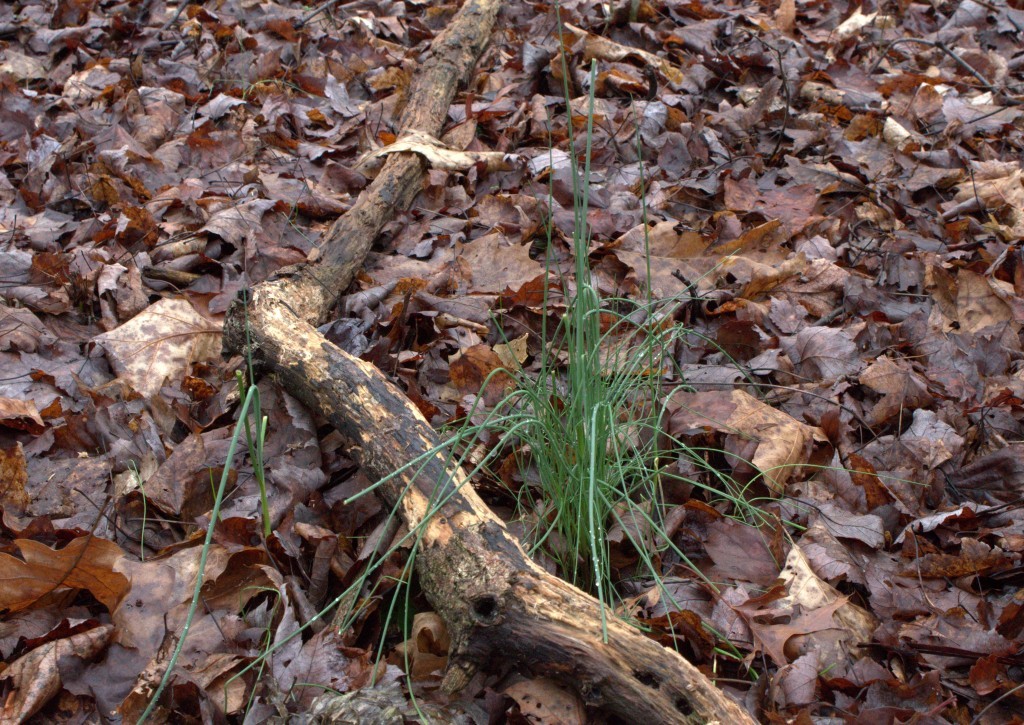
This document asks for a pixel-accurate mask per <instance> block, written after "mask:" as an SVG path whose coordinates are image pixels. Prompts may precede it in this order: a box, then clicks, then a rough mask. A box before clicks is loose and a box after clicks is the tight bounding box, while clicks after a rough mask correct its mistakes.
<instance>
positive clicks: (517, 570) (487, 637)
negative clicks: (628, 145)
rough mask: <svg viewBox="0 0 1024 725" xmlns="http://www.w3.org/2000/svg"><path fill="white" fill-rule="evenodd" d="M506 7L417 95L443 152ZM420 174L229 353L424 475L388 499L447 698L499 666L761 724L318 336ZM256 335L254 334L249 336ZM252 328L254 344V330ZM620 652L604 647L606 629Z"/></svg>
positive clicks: (331, 237) (403, 174)
mask: <svg viewBox="0 0 1024 725" xmlns="http://www.w3.org/2000/svg"><path fill="white" fill-rule="evenodd" d="M497 9H498V2H497V0H469V2H467V4H466V5H465V6H464V7H463V8H462V10H460V11H459V14H458V15H457V16H456V17H455V19H454V20H453V21H452V24H451V25H450V26H449V28H448V29H447V30H446V31H445V33H444V34H443V35H442V36H440V37H439V38H438V39H437V41H436V42H435V44H434V47H433V49H432V53H431V57H430V59H429V61H428V62H427V63H426V65H425V66H424V68H423V72H422V75H421V76H419V78H418V80H417V83H416V84H415V85H414V88H413V90H412V92H411V97H410V99H409V103H408V106H407V110H406V112H405V114H404V115H403V123H402V126H403V129H404V130H414V129H415V130H419V131H423V132H426V133H429V134H430V135H432V136H438V135H439V134H440V131H441V126H442V124H443V122H444V118H445V115H446V113H447V110H448V106H449V104H450V103H451V100H452V98H453V96H454V93H455V88H456V84H457V82H458V81H460V80H462V79H465V78H467V77H468V75H469V74H470V72H471V71H472V68H473V65H474V64H475V62H476V59H477V57H478V56H479V54H480V52H481V51H482V49H483V47H484V44H485V43H486V40H487V37H488V35H489V34H490V31H491V28H492V26H493V23H494V18H495V15H496V13H497ZM422 176H423V167H422V162H421V160H420V159H419V157H417V156H415V155H413V154H393V155H391V156H390V157H389V158H388V161H387V162H386V164H385V166H384V168H383V170H382V171H381V173H380V174H379V175H378V176H377V178H376V179H375V180H374V182H373V184H372V185H371V186H370V187H369V188H368V189H367V190H366V191H364V192H363V194H362V195H360V197H359V199H358V201H357V202H356V203H355V205H354V206H353V207H352V209H351V210H350V211H349V212H348V213H347V214H346V215H345V216H344V217H342V218H341V219H339V220H338V222H337V223H336V224H335V225H334V226H333V227H332V228H331V230H330V232H329V233H328V234H327V235H326V237H325V239H324V243H323V250H322V251H323V255H322V261H321V262H320V263H319V264H318V265H316V266H306V267H301V268H294V269H291V270H288V271H287V272H285V273H284V274H281V275H279V276H278V277H277V278H275V279H273V280H269V281H267V282H265V283H263V284H261V285H259V286H257V287H256V288H255V289H253V290H252V294H251V300H250V303H249V306H248V309H247V310H245V309H244V308H243V307H242V305H241V303H236V304H235V305H234V306H233V308H232V310H231V311H230V312H229V314H228V319H227V321H226V322H225V329H224V336H225V350H226V351H227V352H228V353H239V352H243V351H245V350H246V348H247V344H248V345H249V346H250V347H249V350H250V351H251V353H252V355H253V357H254V359H255V361H256V362H257V363H258V365H259V367H260V369H261V370H263V371H265V372H270V373H272V374H273V375H275V376H276V378H277V379H278V380H279V382H280V383H281V384H282V385H283V386H284V388H285V389H287V390H288V391H289V392H290V393H291V394H292V395H294V396H296V397H297V398H299V399H300V400H302V401H303V402H304V403H305V404H306V405H308V406H309V407H310V408H312V409H314V410H316V411H318V412H319V413H320V414H321V415H323V416H324V417H326V418H327V419H328V420H329V421H330V422H331V424H332V425H333V426H334V427H335V428H336V429H337V430H338V431H339V432H340V433H341V434H342V435H343V436H344V437H345V438H346V439H347V440H348V442H349V444H350V445H351V455H352V456H353V458H354V459H355V460H356V461H357V462H358V463H359V465H360V466H362V467H363V469H364V470H365V471H366V472H367V474H368V475H369V476H370V477H371V478H378V479H379V478H384V477H385V476H388V475H391V474H392V473H394V472H395V471H396V470H398V469H400V468H402V467H403V466H404V465H405V464H407V463H408V462H410V461H413V460H417V459H420V458H421V457H423V460H424V463H423V465H419V464H417V465H416V466H412V467H410V468H409V469H408V470H407V471H405V472H404V473H403V474H402V475H399V476H396V477H394V478H392V479H391V480H390V481H389V482H388V483H387V484H386V485H384V486H382V487H381V488H380V489H378V490H379V492H380V495H381V496H382V497H383V498H384V499H385V500H386V501H387V502H388V503H389V504H390V505H392V506H394V505H397V507H398V512H399V514H400V515H401V517H402V519H403V520H404V521H405V523H406V524H407V525H408V527H409V528H410V530H413V529H419V530H420V531H421V532H422V537H421V539H420V544H419V547H418V552H417V559H416V570H417V573H418V575H419V581H420V584H421V586H422V587H423V590H424V592H425V594H426V596H427V598H428V600H429V601H430V603H431V605H432V606H433V607H434V609H435V610H436V611H437V613H438V614H439V615H440V616H441V617H442V618H443V619H444V621H445V623H446V625H447V627H448V631H449V634H450V635H451V640H452V645H451V649H450V652H449V666H448V670H447V672H446V674H445V680H444V686H445V687H446V688H447V689H448V690H450V691H456V690H458V689H461V688H462V687H464V686H465V685H466V684H467V683H468V682H469V679H470V678H471V677H472V675H473V674H474V673H475V672H477V671H478V670H486V669H488V667H489V666H490V665H491V664H492V663H496V662H500V663H502V664H505V663H507V662H513V663H516V664H518V665H520V666H522V667H525V668H527V669H529V671H530V672H532V673H534V674H537V675H544V676H547V677H550V678H552V679H555V680H558V681H560V682H562V683H564V684H566V685H568V686H570V687H572V688H574V689H575V690H576V691H577V692H579V694H580V695H581V697H582V699H583V701H584V702H585V703H586V704H588V705H590V706H593V707H597V708H601V709H604V710H606V711H608V712H610V713H614V714H616V715H618V716H619V717H621V718H623V719H624V720H626V721H629V722H643V721H647V722H650V723H669V722H711V721H719V722H730V723H745V722H753V721H752V720H751V718H750V717H749V715H748V714H747V713H746V712H745V711H744V710H743V709H742V708H740V707H739V706H738V705H737V704H736V703H735V702H733V701H732V700H731V699H729V698H728V697H727V696H725V695H724V694H723V693H722V692H721V691H719V690H718V689H717V688H715V686H714V685H713V684H712V683H711V682H710V681H709V680H708V679H707V678H706V677H705V676H704V675H703V674H701V673H700V672H699V671H698V670H697V669H696V668H695V667H694V666H693V665H691V664H690V663H689V662H687V661H686V660H685V659H683V658H682V657H681V656H680V655H679V654H677V653H676V652H674V651H672V650H668V649H666V648H664V647H662V646H661V645H659V644H657V643H655V642H654V641H652V640H650V639H648V638H647V637H644V636H643V635H642V634H641V633H640V632H638V631H637V630H635V629H633V628H632V627H630V626H628V625H626V624H625V623H623V622H621V621H620V620H618V619H617V618H616V617H615V616H614V614H613V613H612V612H610V611H606V612H605V617H604V620H602V616H601V615H602V613H601V610H600V605H599V603H598V602H597V601H596V600H595V599H594V598H592V597H590V596H588V595H587V594H585V593H583V592H581V591H580V590H578V589H576V588H575V587H573V586H572V585H570V584H568V583H566V582H564V581H562V580H561V579H559V578H557V577H555V576H552V575H550V574H548V573H547V572H545V571H544V570H543V569H541V568H540V567H539V566H538V565H537V564H535V563H534V562H533V561H532V560H531V559H530V557H529V556H528V555H527V554H526V552H525V551H524V550H523V548H522V546H521V545H520V543H519V541H518V540H517V539H516V538H515V537H514V536H512V535H511V534H510V533H509V532H508V531H507V530H506V528H505V525H504V524H503V523H502V522H501V521H500V520H499V519H498V518H497V517H495V516H494V514H493V513H492V512H491V511H490V509H488V508H487V506H486V505H485V504H484V503H483V501H481V500H480V498H479V497H478V496H477V495H476V493H475V491H474V490H473V488H472V486H471V485H470V484H469V482H468V479H467V476H466V474H465V472H464V471H463V470H462V469H460V468H458V467H454V466H452V465H451V464H450V462H449V461H448V460H447V458H446V456H445V454H444V453H443V452H436V453H433V454H430V451H433V450H434V449H435V448H436V447H437V445H438V438H437V436H436V434H435V433H434V431H433V429H432V428H431V427H430V425H429V424H428V423H427V421H426V420H425V419H424V418H423V416H422V415H421V414H420V412H419V411H418V410H417V408H416V407H415V406H414V405H413V404H412V403H411V402H410V401H409V400H408V399H407V398H406V397H405V396H404V395H403V394H402V392H401V391H400V390H399V389H398V388H396V387H395V386H394V385H393V384H391V383H390V382H389V381H388V380H387V379H386V378H385V377H384V375H383V374H381V373H380V371H379V370H377V369H376V368H375V367H374V366H372V365H370V364H369V363H366V362H364V361H361V360H359V359H357V358H354V357H352V356H350V355H348V354H346V353H345V352H343V351H342V350H340V349H339V348H338V347H336V346H335V345H333V344H331V343H329V342H327V341H326V340H325V339H324V338H323V337H322V336H321V335H320V334H319V333H318V332H317V331H316V329H315V327H314V324H319V323H320V322H322V321H323V320H324V318H325V317H326V316H327V314H328V313H329V311H330V309H331V308H332V307H333V306H334V304H335V303H336V302H337V299H338V296H339V295H340V293H341V292H343V291H344V290H345V288H346V287H347V286H348V284H349V283H350V282H351V279H352V277H353V275H354V274H355V272H356V271H357V270H358V268H359V267H360V266H361V265H362V262H363V258H364V257H365V255H366V252H367V251H368V250H369V248H370V245H371V244H372V242H373V239H374V238H375V237H376V235H377V233H378V232H379V231H380V229H381V228H382V227H383V225H384V224H385V223H386V222H387V221H388V220H389V219H390V218H391V217H392V216H393V214H394V212H395V211H396V210H397V209H400V208H403V207H404V206H406V205H408V204H409V203H410V202H411V201H412V198H413V197H414V196H415V194H416V192H417V191H418V190H419V188H420V185H421V182H422ZM246 322H248V326H247V325H246ZM247 327H248V329H247ZM603 623H604V627H605V628H606V631H607V639H603V638H602V629H603Z"/></svg>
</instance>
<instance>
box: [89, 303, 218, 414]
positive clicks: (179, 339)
mask: <svg viewBox="0 0 1024 725" xmlns="http://www.w3.org/2000/svg"><path fill="white" fill-rule="evenodd" d="M220 338H221V323H219V322H214V321H213V320H210V319H207V318H206V317H203V316H202V315H201V314H199V313H198V312H197V311H196V309H195V308H194V307H193V306H192V305H190V304H189V303H188V301H187V300H185V299H183V298H180V297H179V298H175V299H162V300H160V301H158V302H156V303H154V304H152V305H150V306H149V307H148V308H147V309H146V310H145V311H143V312H142V313H140V314H139V315H136V316H135V317H133V318H132V319H131V320H129V321H128V322H126V323H124V324H123V325H121V326H120V327H118V328H117V329H115V330H111V331H110V332H107V333H104V334H102V335H98V336H97V337H96V338H95V340H96V342H98V343H99V344H100V345H102V346H103V347H104V349H106V351H107V359H108V360H110V364H111V366H112V367H113V368H114V370H115V371H117V373H118V375H119V376H121V377H123V378H125V379H126V380H128V382H129V383H131V385H132V387H133V388H135V390H136V391H138V392H139V393H140V394H141V395H142V396H143V397H145V398H152V397H154V396H155V395H156V394H157V393H159V392H160V388H161V386H163V385H164V384H165V383H166V382H167V381H170V383H171V384H174V383H176V382H178V381H179V380H181V379H182V378H183V377H184V375H185V372H186V371H187V370H188V366H189V365H190V364H192V363H194V362H201V361H204V360H216V359H218V358H219V357H220Z"/></svg>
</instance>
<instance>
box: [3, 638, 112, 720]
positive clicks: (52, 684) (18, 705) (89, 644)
mask: <svg viewBox="0 0 1024 725" xmlns="http://www.w3.org/2000/svg"><path fill="white" fill-rule="evenodd" d="M113 633H114V627H113V625H110V624H104V625H101V626H99V627H96V628H94V629H90V630H89V631H87V632H81V633H79V634H75V635H72V636H70V637H67V638H65V639H58V640H56V641H53V642H47V643H46V644H43V645H40V646H39V647H36V648H35V649H34V650H32V651H31V652H29V653H28V654H26V655H24V656H22V657H19V658H18V659H17V660H15V661H14V662H12V663H11V664H10V666H9V667H7V669H5V670H4V671H3V672H2V673H0V680H10V686H11V692H10V693H9V694H8V695H7V700H6V701H5V702H4V705H3V709H2V710H0V722H4V723H18V722H25V721H26V720H28V719H29V718H30V717H32V715H34V714H35V713H36V712H38V711H39V709H40V708H41V707H43V705H45V704H46V703H47V702H48V701H49V700H50V698H52V697H54V696H55V695H56V694H57V693H58V692H60V689H61V686H62V682H61V663H62V661H63V660H67V659H68V658H75V659H78V660H91V659H93V658H94V657H96V655H98V654H99V653H100V652H102V651H103V650H104V649H105V648H106V646H107V643H108V642H109V641H110V637H111V636H112V635H113ZM65 666H66V665H65Z"/></svg>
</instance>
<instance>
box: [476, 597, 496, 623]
mask: <svg viewBox="0 0 1024 725" xmlns="http://www.w3.org/2000/svg"><path fill="white" fill-rule="evenodd" d="M473 614H474V615H475V618H476V621H477V622H479V623H480V624H493V623H494V622H495V620H496V619H497V618H498V598H497V597H496V596H494V595H493V594H484V595H483V596H480V597H476V598H475V599H474V600H473Z"/></svg>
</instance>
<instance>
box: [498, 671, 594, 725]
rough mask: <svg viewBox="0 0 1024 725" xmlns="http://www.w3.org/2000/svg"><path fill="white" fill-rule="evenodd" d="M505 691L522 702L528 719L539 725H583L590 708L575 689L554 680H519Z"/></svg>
mask: <svg viewBox="0 0 1024 725" xmlns="http://www.w3.org/2000/svg"><path fill="white" fill-rule="evenodd" d="M505 694H506V695H508V696H509V697H511V698H512V699H513V700H515V701H516V703H517V704H518V705H519V711H520V712H521V713H522V714H523V716H524V717H525V718H526V720H527V721H528V722H530V723H536V724H537V725H583V723H585V722H586V721H587V720H586V709H585V708H584V706H583V701H582V700H580V698H579V697H578V696H577V695H576V693H574V692H570V691H569V690H566V689H565V688H563V687H561V686H559V685H558V684H556V683H555V682H554V681H552V680H547V679H535V680H524V681H522V682H517V683H515V684H514V685H512V686H510V687H507V688H505Z"/></svg>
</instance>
